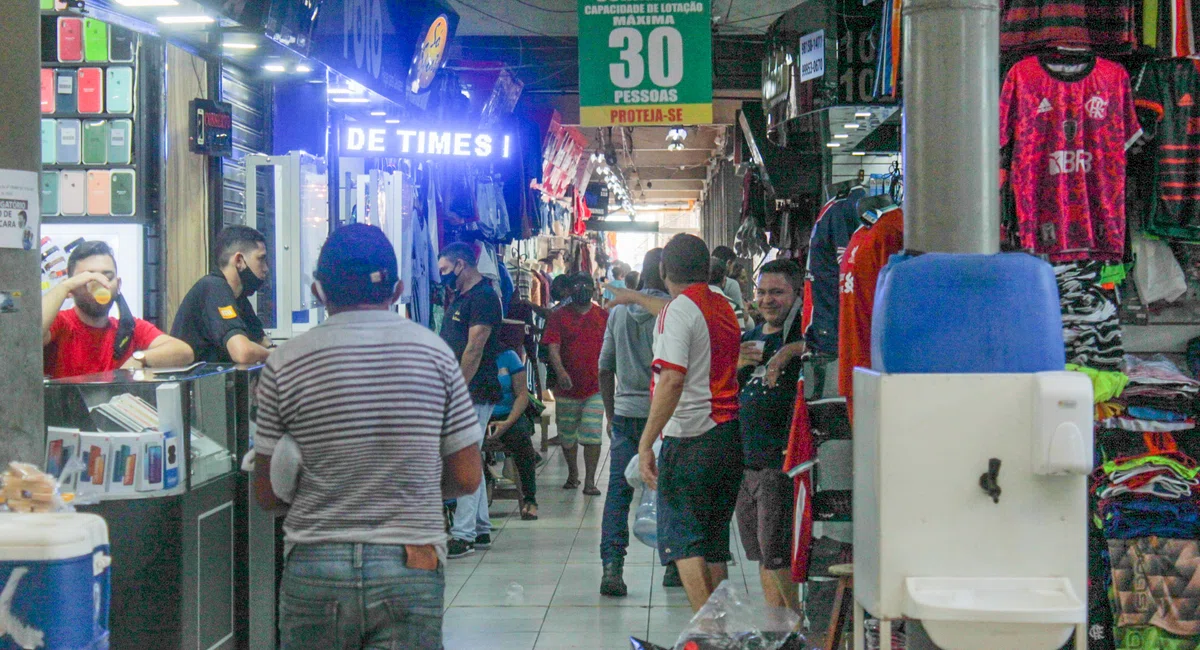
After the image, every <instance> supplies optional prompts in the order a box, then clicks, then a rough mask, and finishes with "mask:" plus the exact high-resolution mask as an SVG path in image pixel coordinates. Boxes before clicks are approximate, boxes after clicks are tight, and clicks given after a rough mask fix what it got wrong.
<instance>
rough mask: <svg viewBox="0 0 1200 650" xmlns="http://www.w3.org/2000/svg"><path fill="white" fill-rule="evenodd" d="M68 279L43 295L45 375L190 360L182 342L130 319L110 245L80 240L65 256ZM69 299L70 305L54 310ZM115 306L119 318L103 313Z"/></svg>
mask: <svg viewBox="0 0 1200 650" xmlns="http://www.w3.org/2000/svg"><path fill="white" fill-rule="evenodd" d="M67 274H68V275H69V277H68V278H67V279H66V280H64V281H63V282H62V283H60V284H59V285H58V286H56V287H54V288H53V289H51V290H50V291H48V292H46V295H44V296H42V345H43V350H44V356H43V359H44V361H43V370H44V372H45V374H46V375H47V376H49V377H53V378H55V379H58V378H60V377H74V376H76V375H86V374H90V373H93V372H105V371H108V370H116V369H118V368H124V369H128V370H134V369H138V368H146V367H160V368H161V367H171V366H178V365H184V364H188V363H191V361H192V349H191V348H190V347H188V345H187V343H184V342H183V341H180V340H179V339H176V338H172V337H170V336H167V335H166V334H163V333H162V332H161V331H160V330H159V329H158V328H157V327H155V326H154V325H152V324H150V323H148V322H146V321H144V320H142V319H140V318H134V317H133V314H131V313H130V312H129V307H128V306H126V305H125V299H124V298H122V297H121V279H120V278H119V277H117V262H116V258H115V256H114V254H113V250H112V248H110V247H109V245H108V244H106V243H104V242H102V241H88V242H83V243H82V244H79V245H78V246H76V247H75V248H74V250H72V251H71V256H70V257H69V258H67ZM68 297H70V298H73V299H74V300H75V307H74V309H68V310H63V311H59V310H60V309H62V305H63V302H65V301H66V299H67V298H68ZM114 304H116V305H117V306H118V313H119V315H120V317H121V318H120V320H119V321H118V320H117V319H116V318H112V317H111V316H109V315H108V313H109V311H111V310H112V307H113V305H114Z"/></svg>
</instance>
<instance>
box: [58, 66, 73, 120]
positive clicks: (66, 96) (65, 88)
mask: <svg viewBox="0 0 1200 650" xmlns="http://www.w3.org/2000/svg"><path fill="white" fill-rule="evenodd" d="M76 81H77V79H76V78H75V71H74V70H58V71H57V72H55V77H54V110H55V112H58V113H74V112H75V109H76V108H77V107H78V103H79V102H78V101H77V99H76V97H77V93H76V92H75V91H76V86H77V85H78V84H76Z"/></svg>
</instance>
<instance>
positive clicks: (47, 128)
mask: <svg viewBox="0 0 1200 650" xmlns="http://www.w3.org/2000/svg"><path fill="white" fill-rule="evenodd" d="M56 162H58V124H57V123H55V121H54V120H47V119H44V118H43V119H42V164H43V165H53V164H54V163H56Z"/></svg>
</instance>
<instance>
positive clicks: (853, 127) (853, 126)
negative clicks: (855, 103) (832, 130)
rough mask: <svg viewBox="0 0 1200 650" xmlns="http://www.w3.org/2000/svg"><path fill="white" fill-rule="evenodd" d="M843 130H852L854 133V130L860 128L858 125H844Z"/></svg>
mask: <svg viewBox="0 0 1200 650" xmlns="http://www.w3.org/2000/svg"><path fill="white" fill-rule="evenodd" d="M842 128H843V129H850V130H852V131H853V130H854V129H857V128H858V125H857V124H843V125H842Z"/></svg>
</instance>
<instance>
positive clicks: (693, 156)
mask: <svg viewBox="0 0 1200 650" xmlns="http://www.w3.org/2000/svg"><path fill="white" fill-rule="evenodd" d="M580 130H581V131H582V132H583V133H584V135H586V136H587V137H588V140H589V141H590V142H591V143H592V146H593V147H595V148H596V149H597V150H598V151H602V150H603V148H604V146H605V144H606V143H607V142H608V141H609V137H610V136H609V135H608V129H599V128H584V129H580ZM669 130H670V128H669V127H657V126H640V127H632V128H630V127H626V128H614V129H612V135H611V141H612V145H613V148H614V149H615V151H616V155H617V164H618V166H619V167H620V168H621V170H622V172H623V175H624V178H625V182H626V185H627V186H628V189H629V194H630V196H631V197H632V199H633V203H634V206H635V207H638V206H641V207H642V209H645V207H646V206H647V205H656V206H664V207H665V208H667V209H670V208H678V209H686V208H688V207H690V206H689V205H688V202H691V201H699V200H700V197H701V195H702V194H703V192H704V183H705V179H706V178H707V168H708V164H709V161H710V160H711V159H712V158H713V157H714V156H715V155H718V152H719V151H721V150H722V149H723V148H724V146H725V141H726V138H727V137H728V135H727V133H728V129H727V127H725V126H724V125H704V126H692V127H687V138H686V139H685V140H684V141H683V145H684V148H683V149H682V150H679V151H669V150H668V149H667V132H668V131H669Z"/></svg>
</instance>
